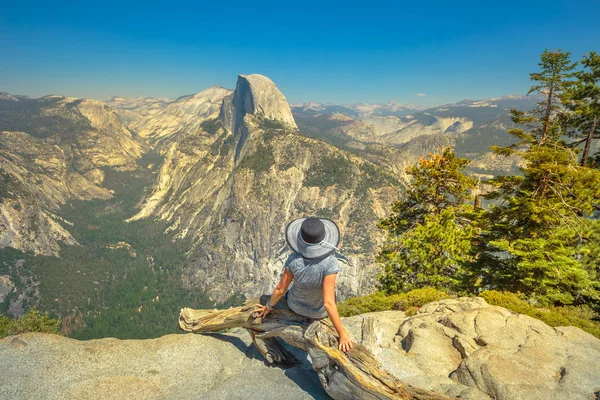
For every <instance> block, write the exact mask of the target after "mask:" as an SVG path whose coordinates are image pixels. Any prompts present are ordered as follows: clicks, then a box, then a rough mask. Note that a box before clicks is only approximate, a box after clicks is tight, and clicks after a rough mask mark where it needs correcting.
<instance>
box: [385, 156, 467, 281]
mask: <svg viewBox="0 0 600 400" xmlns="http://www.w3.org/2000/svg"><path fill="white" fill-rule="evenodd" d="M467 164H468V160H466V159H463V158H457V157H456V155H455V154H454V152H453V151H452V149H451V148H447V149H445V150H444V152H443V154H429V158H428V159H421V160H420V161H419V165H417V166H413V167H411V168H408V169H407V173H408V174H409V175H411V176H412V177H413V180H412V182H411V185H410V188H409V190H408V192H407V194H406V197H405V199H404V200H401V201H398V202H396V203H395V204H394V205H393V209H392V214H391V216H390V217H389V218H386V219H383V220H382V221H380V223H379V226H380V227H381V228H382V229H384V230H385V231H386V232H387V240H386V243H385V244H384V246H383V248H382V250H381V252H380V254H379V256H378V261H379V262H381V263H382V264H383V269H384V271H383V273H382V274H381V275H380V283H381V287H382V289H383V290H385V291H386V292H388V293H397V292H400V291H404V290H410V289H414V288H419V287H425V286H434V287H436V288H445V289H448V290H452V291H455V292H457V291H460V290H461V289H462V282H463V281H464V279H465V277H466V276H467V275H468V274H467V271H466V270H465V269H464V268H463V265H464V264H466V262H467V261H469V260H470V257H471V254H472V252H471V244H472V241H473V238H474V236H475V234H476V233H475V229H474V227H473V226H472V223H471V218H472V213H473V207H472V205H471V204H470V202H471V197H472V196H471V192H472V190H473V189H474V188H475V186H476V181H475V179H473V178H472V177H469V176H467V175H465V173H464V169H465V168H466V166H467Z"/></svg>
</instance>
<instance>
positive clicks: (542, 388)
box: [346, 298, 600, 400]
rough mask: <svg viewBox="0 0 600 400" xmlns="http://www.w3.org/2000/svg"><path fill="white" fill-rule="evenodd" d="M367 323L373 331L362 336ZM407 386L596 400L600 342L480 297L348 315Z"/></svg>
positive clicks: (471, 395) (469, 394) (464, 393)
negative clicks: (413, 310)
mask: <svg viewBox="0 0 600 400" xmlns="http://www.w3.org/2000/svg"><path fill="white" fill-rule="evenodd" d="M365 320H372V321H373V322H372V323H373V325H374V329H372V332H376V334H370V335H369V336H367V338H365V337H364V336H363V332H364V330H363V329H362V327H363V326H365ZM346 324H347V325H348V326H349V328H350V330H351V331H352V332H353V333H354V335H355V336H357V337H359V338H360V337H361V336H363V341H365V340H367V341H368V342H369V343H371V346H373V343H376V344H375V345H374V346H375V350H376V351H379V352H380V359H381V363H382V365H383V366H384V367H385V368H387V369H388V371H390V372H392V373H393V374H394V375H396V376H397V377H399V378H400V379H403V380H404V381H405V382H407V383H410V384H413V385H415V386H419V387H423V388H425V389H431V390H435V391H437V392H442V393H446V394H449V395H453V396H457V397H460V398H461V399H462V398H464V399H507V400H508V399H523V400H525V399H582V400H584V399H593V398H596V397H597V396H598V395H599V394H600V369H598V361H597V360H598V359H599V357H600V340H599V339H597V338H595V337H594V336H592V335H590V334H588V333H586V332H584V331H582V330H581V329H578V328H574V327H558V328H552V327H549V326H548V325H546V324H545V323H543V322H542V321H540V320H537V319H535V318H531V317H528V316H526V315H520V314H516V313H513V312H511V311H509V310H507V309H505V308H502V307H496V306H490V305H488V304H487V303H486V302H485V301H484V300H483V299H481V298H460V299H454V300H443V301H439V302H434V303H430V304H428V305H426V306H424V307H422V308H421V309H420V310H419V312H418V314H417V315H415V316H413V317H409V318H406V317H405V316H404V314H403V313H402V312H400V311H388V312H385V313H372V314H365V315H362V316H356V317H352V318H348V319H347V321H346Z"/></svg>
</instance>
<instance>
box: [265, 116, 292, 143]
mask: <svg viewBox="0 0 600 400" xmlns="http://www.w3.org/2000/svg"><path fill="white" fill-rule="evenodd" d="M260 126H261V128H262V129H263V140H264V141H265V142H268V141H270V140H272V139H273V138H274V137H276V136H278V135H283V134H286V133H287V132H288V130H289V128H288V127H287V126H286V124H285V123H284V122H281V121H275V120H272V119H266V118H263V119H261V120H260Z"/></svg>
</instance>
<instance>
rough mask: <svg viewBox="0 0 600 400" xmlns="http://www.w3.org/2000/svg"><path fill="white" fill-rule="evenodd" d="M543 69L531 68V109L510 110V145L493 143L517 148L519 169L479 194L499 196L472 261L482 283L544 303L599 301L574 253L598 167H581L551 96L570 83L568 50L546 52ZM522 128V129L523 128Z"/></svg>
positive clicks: (599, 178) (595, 190) (597, 184)
mask: <svg viewBox="0 0 600 400" xmlns="http://www.w3.org/2000/svg"><path fill="white" fill-rule="evenodd" d="M540 66H541V68H542V71H541V72H540V73H535V74H531V79H532V80H534V81H535V82H536V84H535V85H534V86H533V87H532V90H531V91H530V93H531V92H537V93H538V94H540V95H544V96H545V97H544V99H543V101H542V102H541V103H539V104H538V107H537V108H536V109H535V110H533V111H532V112H531V113H523V112H517V111H515V110H513V111H512V114H513V121H514V122H515V123H517V124H520V125H517V127H515V128H513V129H510V130H509V133H510V134H512V135H513V136H515V137H516V139H517V141H516V143H515V144H514V145H512V146H509V147H505V148H497V147H495V148H493V150H494V151H495V152H497V153H499V154H512V153H515V152H516V153H519V154H520V155H522V157H523V160H524V163H525V164H524V166H523V167H522V168H521V172H522V175H516V176H501V177H497V178H495V179H493V180H491V181H490V182H489V183H491V184H492V185H494V186H495V187H496V190H495V191H493V192H491V193H489V194H488V195H486V197H487V198H489V199H496V200H499V203H498V204H496V205H494V206H492V207H491V209H490V210H489V211H488V212H486V214H485V218H484V221H485V222H486V224H485V225H484V227H483V228H484V231H483V234H482V242H481V246H482V248H481V249H480V250H481V254H480V256H479V259H478V266H479V268H480V276H481V278H482V280H483V285H484V286H487V287H499V288H502V289H505V290H511V291H520V292H524V293H526V294H528V295H531V296H533V297H535V298H536V299H538V300H539V301H541V302H544V303H554V304H572V303H582V302H585V301H588V300H589V299H598V292H597V290H596V289H595V286H596V282H595V281H594V276H593V275H592V274H590V273H589V271H588V270H586V268H585V267H584V266H583V265H582V262H581V259H580V258H578V257H576V254H577V248H578V246H579V245H580V244H581V243H583V241H584V237H583V235H584V233H583V230H582V226H583V224H584V222H585V218H586V217H589V216H590V215H592V213H593V210H594V207H595V206H596V203H597V201H598V199H599V198H600V172H599V171H598V170H594V169H590V168H585V167H581V166H579V164H578V159H577V154H576V153H575V152H574V151H573V149H571V148H570V147H569V146H567V145H566V144H565V143H564V142H563V141H562V140H561V135H562V133H564V132H563V129H562V128H564V124H561V123H560V120H559V118H558V115H557V110H558V107H559V105H558V100H560V99H561V100H564V99H566V98H567V96H565V91H566V90H568V89H569V87H570V86H571V85H572V83H571V82H570V81H568V79H570V78H571V76H572V74H571V73H570V71H571V70H572V69H573V67H574V64H572V63H570V61H569V53H562V52H560V51H559V52H552V53H549V52H547V51H545V52H544V53H542V62H541V63H540ZM523 125H524V126H525V129H524V128H523Z"/></svg>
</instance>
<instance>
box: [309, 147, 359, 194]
mask: <svg viewBox="0 0 600 400" xmlns="http://www.w3.org/2000/svg"><path fill="white" fill-rule="evenodd" d="M306 175H307V177H306V180H305V182H304V184H305V185H306V186H318V187H320V188H326V187H329V186H332V185H335V184H338V185H340V187H342V188H350V187H352V185H353V183H354V179H353V174H352V162H351V161H350V160H348V159H347V158H346V157H344V156H342V155H337V154H335V155H327V156H323V157H321V158H320V159H319V161H318V162H316V163H315V164H314V165H311V167H310V169H309V170H308V171H307V173H306Z"/></svg>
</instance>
